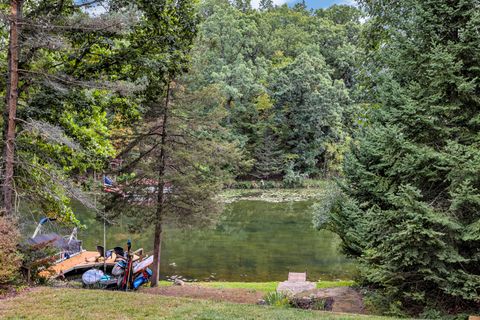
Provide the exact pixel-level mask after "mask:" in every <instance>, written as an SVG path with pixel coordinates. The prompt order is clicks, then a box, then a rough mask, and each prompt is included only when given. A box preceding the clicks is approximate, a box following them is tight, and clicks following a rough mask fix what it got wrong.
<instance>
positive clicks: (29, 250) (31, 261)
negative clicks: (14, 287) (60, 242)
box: [19, 243, 58, 284]
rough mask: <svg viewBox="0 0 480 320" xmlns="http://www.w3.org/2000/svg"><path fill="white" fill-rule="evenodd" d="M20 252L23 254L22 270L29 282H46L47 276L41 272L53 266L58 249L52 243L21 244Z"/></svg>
mask: <svg viewBox="0 0 480 320" xmlns="http://www.w3.org/2000/svg"><path fill="white" fill-rule="evenodd" d="M19 252H20V253H21V255H22V266H21V267H22V271H23V275H24V277H25V280H26V281H27V283H28V284H44V283H45V281H46V278H45V276H41V275H40V272H42V271H45V270H46V269H48V268H49V267H51V266H52V265H53V264H54V263H55V260H56V259H57V258H56V257H57V254H58V251H57V249H56V248H55V247H54V246H53V244H52V243H42V244H39V245H30V244H27V243H24V244H22V245H20V247H19Z"/></svg>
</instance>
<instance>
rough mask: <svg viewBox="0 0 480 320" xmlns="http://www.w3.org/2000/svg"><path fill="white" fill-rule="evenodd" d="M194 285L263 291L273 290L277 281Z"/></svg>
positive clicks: (201, 283) (199, 283)
mask: <svg viewBox="0 0 480 320" xmlns="http://www.w3.org/2000/svg"><path fill="white" fill-rule="evenodd" d="M195 284H196V285H199V286H202V287H207V288H217V289H248V290H252V291H261V292H264V293H267V292H271V291H275V290H276V289H277V286H278V282H196V283H195Z"/></svg>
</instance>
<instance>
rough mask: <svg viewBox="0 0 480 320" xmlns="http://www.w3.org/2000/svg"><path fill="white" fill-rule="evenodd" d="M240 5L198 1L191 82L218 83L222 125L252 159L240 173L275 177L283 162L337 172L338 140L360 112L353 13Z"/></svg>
mask: <svg viewBox="0 0 480 320" xmlns="http://www.w3.org/2000/svg"><path fill="white" fill-rule="evenodd" d="M246 5H247V7H248V4H247V3H246V2H244V1H240V2H235V3H234V5H230V4H229V3H228V2H227V1H223V0H208V1H204V2H202V4H201V6H200V12H201V13H202V15H203V18H204V20H203V22H202V23H201V24H200V26H199V37H198V39H197V41H196V43H195V46H194V47H193V52H192V56H193V57H192V71H193V72H192V74H193V75H194V81H193V82H192V85H194V86H195V87H204V86H208V85H211V84H215V85H217V86H218V87H219V88H220V92H221V95H222V97H223V100H224V102H223V105H224V107H225V109H226V111H227V114H226V118H225V119H224V126H225V127H226V128H228V129H230V130H231V132H232V139H235V140H236V141H238V144H239V145H240V146H241V147H242V150H243V151H244V154H245V155H246V156H247V157H249V158H250V159H251V160H253V163H254V164H253V166H252V167H250V169H251V170H250V169H249V168H244V172H242V173H243V174H249V175H253V176H256V177H259V178H264V179H270V178H273V177H278V176H281V175H284V174H286V169H287V168H286V166H287V165H288V164H289V163H290V162H294V165H295V170H296V171H298V172H299V173H302V174H303V173H307V174H309V175H313V176H319V175H328V174H330V173H332V174H335V173H337V172H338V170H339V162H340V161H341V159H342V154H343V152H344V149H345V148H341V147H340V148H337V147H336V145H337V144H338V145H340V146H344V145H345V141H347V138H348V136H350V135H351V134H352V132H353V128H354V127H355V126H356V125H355V122H356V121H357V118H358V117H356V114H357V111H356V105H355V104H354V103H353V99H352V97H353V96H354V92H355V91H356V79H355V74H356V73H357V69H358V64H359V61H358V60H359V59H358V57H359V56H360V50H359V49H358V39H359V34H360V30H361V24H360V16H361V14H360V11H359V10H358V9H356V8H354V7H349V6H336V7H335V8H332V9H326V10H318V11H317V12H315V13H313V12H308V11H307V10H306V9H305V8H304V7H303V6H302V4H299V6H296V7H295V8H289V7H288V6H281V7H275V6H273V4H272V2H271V1H262V2H261V3H260V8H261V10H260V11H256V10H249V9H246V7H245V6H246Z"/></svg>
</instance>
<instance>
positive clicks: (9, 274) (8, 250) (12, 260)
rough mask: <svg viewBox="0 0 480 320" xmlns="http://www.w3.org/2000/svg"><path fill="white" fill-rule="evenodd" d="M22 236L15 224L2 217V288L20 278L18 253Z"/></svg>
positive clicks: (0, 249)
mask: <svg viewBox="0 0 480 320" xmlns="http://www.w3.org/2000/svg"><path fill="white" fill-rule="evenodd" d="M19 241H20V234H19V233H18V231H17V228H16V225H15V222H14V221H13V220H12V219H10V218H6V217H0V265H1V266H2V267H1V268H0V286H2V285H5V284H8V283H10V282H12V281H13V280H15V279H16V278H17V277H18V274H19V269H20V264H21V257H22V256H21V255H20V254H19V253H18V251H17V245H18V242H19Z"/></svg>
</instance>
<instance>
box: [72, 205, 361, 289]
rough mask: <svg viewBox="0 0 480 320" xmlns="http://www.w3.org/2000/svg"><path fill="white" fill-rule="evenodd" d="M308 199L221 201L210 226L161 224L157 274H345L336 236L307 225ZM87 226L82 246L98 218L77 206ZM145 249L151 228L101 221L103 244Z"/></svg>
mask: <svg viewBox="0 0 480 320" xmlns="http://www.w3.org/2000/svg"><path fill="white" fill-rule="evenodd" d="M312 203H313V202H312V201H299V202H284V203H270V202H264V201H251V200H241V201H237V202H233V203H230V204H227V205H226V208H225V211H224V213H223V215H222V219H221V221H220V222H219V223H218V225H217V226H215V227H214V228H212V229H206V230H193V231H192V230H189V231H183V230H180V229H175V228H169V227H167V228H166V231H165V234H164V238H163V239H164V241H163V246H162V263H161V274H162V276H163V277H166V276H172V275H180V276H183V277H185V278H187V279H198V280H199V281H203V280H207V279H209V280H217V281H248V282H253V281H259V282H261V281H281V280H285V279H286V277H287V274H288V272H289V271H293V272H303V271H307V272H308V276H309V279H311V280H318V279H324V280H332V279H349V278H351V277H352V275H353V272H354V266H353V264H352V263H350V262H349V261H348V260H347V259H346V258H345V257H343V256H342V255H341V254H340V253H339V244H340V240H339V238H338V237H337V236H336V235H334V234H332V233H330V232H328V231H317V230H315V229H314V228H313V225H312V216H311V211H310V206H311V205H312ZM76 213H77V216H78V218H79V219H80V220H81V222H82V223H83V224H85V225H86V226H87V229H86V230H81V231H80V232H79V238H80V239H82V240H83V241H84V247H85V248H86V249H87V250H94V248H95V247H96V245H102V244H103V223H101V222H99V221H97V220H95V214H94V213H93V212H90V211H88V210H86V209H84V208H83V209H82V208H79V207H77V210H76ZM127 239H131V240H132V245H133V248H134V249H135V248H140V247H143V248H144V249H145V250H146V251H147V252H151V251H152V248H153V245H152V240H151V239H153V230H149V231H147V232H145V233H142V234H129V232H128V231H127V226H126V225H125V224H124V223H123V222H122V220H121V219H120V221H118V223H117V224H116V225H115V226H110V227H107V247H108V248H112V247H114V246H123V247H125V243H126V241H127Z"/></svg>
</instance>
